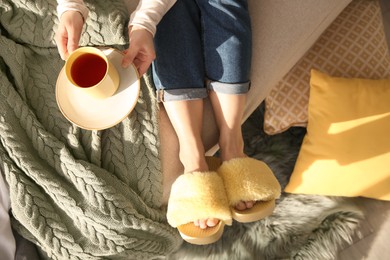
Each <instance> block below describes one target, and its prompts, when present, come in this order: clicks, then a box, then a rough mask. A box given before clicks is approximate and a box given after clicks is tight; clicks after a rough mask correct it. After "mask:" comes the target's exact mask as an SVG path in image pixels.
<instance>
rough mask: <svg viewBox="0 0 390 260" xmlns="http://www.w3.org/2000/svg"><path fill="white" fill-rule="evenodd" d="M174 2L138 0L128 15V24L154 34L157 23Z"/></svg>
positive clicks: (172, 0) (168, 0)
mask: <svg viewBox="0 0 390 260" xmlns="http://www.w3.org/2000/svg"><path fill="white" fill-rule="evenodd" d="M175 2H176V0H140V2H139V4H138V6H137V9H136V10H135V11H134V12H133V13H132V14H131V16H130V21H129V26H133V25H137V26H141V27H143V28H145V29H146V30H148V31H149V32H151V33H152V34H153V35H154V34H155V33H156V26H157V24H158V23H159V22H160V20H161V18H162V17H163V16H164V15H165V14H166V12H168V10H169V9H170V8H171V7H172V6H173V5H174V4H175Z"/></svg>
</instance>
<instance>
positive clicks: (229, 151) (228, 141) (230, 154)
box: [219, 132, 246, 161]
mask: <svg viewBox="0 0 390 260" xmlns="http://www.w3.org/2000/svg"><path fill="white" fill-rule="evenodd" d="M219 146H220V152H221V158H222V160H223V161H228V160H230V159H233V158H242V157H246V155H245V153H244V140H243V138H242V135H241V132H240V133H239V134H235V135H221V137H220V139H219Z"/></svg>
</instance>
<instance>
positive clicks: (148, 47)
mask: <svg viewBox="0 0 390 260" xmlns="http://www.w3.org/2000/svg"><path fill="white" fill-rule="evenodd" d="M129 39H130V45H129V48H128V49H127V50H125V51H124V54H125V56H124V58H123V60H122V67H124V68H127V67H128V66H129V65H130V64H131V63H133V64H134V66H135V67H136V68H137V70H138V73H139V76H140V77H141V76H142V75H143V74H144V73H145V72H146V71H147V70H148V68H149V66H150V64H151V63H152V61H153V60H154V59H155V58H156V53H155V50H154V43H153V35H152V34H151V33H150V32H149V31H148V30H146V29H144V28H143V27H137V26H133V27H132V28H131V29H130V30H129Z"/></svg>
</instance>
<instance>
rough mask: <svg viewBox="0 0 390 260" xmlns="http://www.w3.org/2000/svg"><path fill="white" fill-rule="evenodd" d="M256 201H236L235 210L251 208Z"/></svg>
mask: <svg viewBox="0 0 390 260" xmlns="http://www.w3.org/2000/svg"><path fill="white" fill-rule="evenodd" d="M255 203H256V201H253V200H251V201H240V202H239V203H237V205H236V207H235V208H236V209H237V210H246V209H250V208H253V206H254V205H255Z"/></svg>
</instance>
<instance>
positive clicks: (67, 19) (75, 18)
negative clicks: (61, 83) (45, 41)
mask: <svg viewBox="0 0 390 260" xmlns="http://www.w3.org/2000/svg"><path fill="white" fill-rule="evenodd" d="M83 25H84V19H83V16H82V15H81V13H80V12H77V11H66V12H65V13H63V14H62V15H61V17H60V24H59V26H58V30H57V32H56V36H55V41H56V43H57V48H58V52H59V53H60V56H61V58H62V59H63V60H66V59H67V58H68V56H69V54H71V53H72V52H73V51H74V50H76V49H77V48H78V47H79V41H80V37H81V32H82V30H83Z"/></svg>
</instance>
